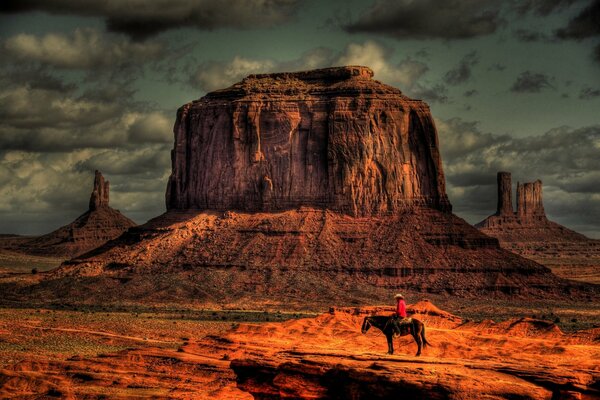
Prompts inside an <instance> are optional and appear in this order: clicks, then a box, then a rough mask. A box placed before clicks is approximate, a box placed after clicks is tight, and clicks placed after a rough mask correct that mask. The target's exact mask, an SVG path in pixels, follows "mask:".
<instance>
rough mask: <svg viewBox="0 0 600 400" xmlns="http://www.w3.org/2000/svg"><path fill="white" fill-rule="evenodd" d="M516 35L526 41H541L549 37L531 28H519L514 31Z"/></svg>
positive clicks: (520, 39) (518, 38)
mask: <svg viewBox="0 0 600 400" xmlns="http://www.w3.org/2000/svg"><path fill="white" fill-rule="evenodd" d="M514 35H515V37H516V38H517V40H519V41H521V42H525V43H529V42H539V41H542V40H547V39H548V36H547V35H546V34H544V33H542V32H538V31H533V30H530V29H517V30H516V31H514Z"/></svg>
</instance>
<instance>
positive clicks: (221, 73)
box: [191, 57, 276, 92]
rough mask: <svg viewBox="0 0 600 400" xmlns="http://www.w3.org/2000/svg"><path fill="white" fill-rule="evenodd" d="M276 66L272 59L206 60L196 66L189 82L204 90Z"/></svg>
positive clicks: (231, 82) (230, 83) (230, 82)
mask: <svg viewBox="0 0 600 400" xmlns="http://www.w3.org/2000/svg"><path fill="white" fill-rule="evenodd" d="M275 66H276V63H275V61H272V60H253V59H249V58H245V57H234V58H233V60H231V61H207V62H204V63H202V64H200V65H199V66H198V69H197V71H196V72H195V73H194V75H193V76H192V78H191V83H192V85H194V86H195V87H198V88H200V89H202V90H204V91H206V92H211V91H213V90H217V89H223V88H226V87H229V86H230V85H232V84H233V83H235V82H239V81H241V80H242V78H245V77H246V76H248V75H250V74H256V73H264V72H269V71H272V70H273V69H274V68H275Z"/></svg>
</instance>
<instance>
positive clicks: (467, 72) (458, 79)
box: [444, 51, 479, 85]
mask: <svg viewBox="0 0 600 400" xmlns="http://www.w3.org/2000/svg"><path fill="white" fill-rule="evenodd" d="M478 63H479V55H478V54H477V52H476V51H472V52H470V53H469V54H467V55H465V56H464V57H463V58H462V60H460V62H459V63H458V65H457V66H456V67H454V68H453V69H451V70H449V71H448V72H446V74H445V75H444V82H446V83H447V84H448V85H460V84H461V83H465V82H466V81H468V80H469V79H470V78H471V69H472V68H473V67H474V66H475V65H477V64H478Z"/></svg>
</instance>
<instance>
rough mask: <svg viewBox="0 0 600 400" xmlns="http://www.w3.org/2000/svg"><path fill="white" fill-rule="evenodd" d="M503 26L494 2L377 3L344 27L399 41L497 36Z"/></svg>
mask: <svg viewBox="0 0 600 400" xmlns="http://www.w3.org/2000/svg"><path fill="white" fill-rule="evenodd" d="M500 23H501V20H500V17H499V8H498V3H497V2H495V1H491V0H454V1H436V0H420V1H393V0H378V1H376V2H375V3H374V4H373V5H372V6H371V7H370V8H369V9H367V10H366V11H365V12H364V13H363V14H362V15H361V16H360V17H359V18H358V20H356V21H353V22H351V23H349V24H347V25H345V26H344V27H343V28H344V29H345V30H346V31H347V32H350V33H375V34H381V35H385V36H391V37H394V38H397V39H435V38H442V39H467V38H472V37H477V36H484V35H489V34H491V33H494V32H495V31H496V29H497V28H498V26H499V25H500Z"/></svg>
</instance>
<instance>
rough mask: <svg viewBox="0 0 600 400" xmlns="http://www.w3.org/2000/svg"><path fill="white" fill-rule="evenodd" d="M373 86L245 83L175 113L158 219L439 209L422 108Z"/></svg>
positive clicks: (277, 78) (317, 76)
mask: <svg viewBox="0 0 600 400" xmlns="http://www.w3.org/2000/svg"><path fill="white" fill-rule="evenodd" d="M372 76H373V72H372V71H371V70H370V69H369V68H366V67H339V68H327V69H321V70H315V71H308V72H297V73H279V74H267V75H251V76H249V77H247V78H246V79H244V80H243V81H242V82H240V83H237V84H235V85H233V86H231V87H230V88H227V89H223V90H219V91H216V92H213V93H209V94H208V95H206V96H205V97H203V98H201V99H200V100H197V101H194V102H191V103H189V104H186V105H184V106H183V107H182V108H180V109H179V111H178V113H177V121H176V123H175V148H174V150H173V152H172V164H173V169H172V174H171V177H170V179H169V185H168V189H167V195H166V199H167V209H169V210H174V209H180V210H182V209H183V210H185V209H201V210H202V209H210V210H245V211H274V210H285V209H290V208H296V207H299V206H310V207H318V208H327V209H329V210H334V211H340V212H344V213H348V214H351V215H361V216H362V215H378V214H385V213H389V212H398V211H402V210H406V209H407V208H411V207H414V206H416V205H420V206H423V205H425V206H430V207H433V208H436V209H438V210H441V211H450V209H451V205H450V202H449V201H448V198H447V196H446V191H445V180H444V173H443V170H442V164H441V158H440V154H439V145H438V138H437V133H436V130H435V125H434V122H433V119H432V117H431V114H430V112H429V107H428V106H427V104H425V103H424V102H422V101H420V100H412V99H409V98H408V97H406V96H404V95H403V94H402V93H401V91H400V90H398V89H395V88H393V87H390V86H387V85H384V84H382V83H380V82H378V81H375V80H373V79H372Z"/></svg>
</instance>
